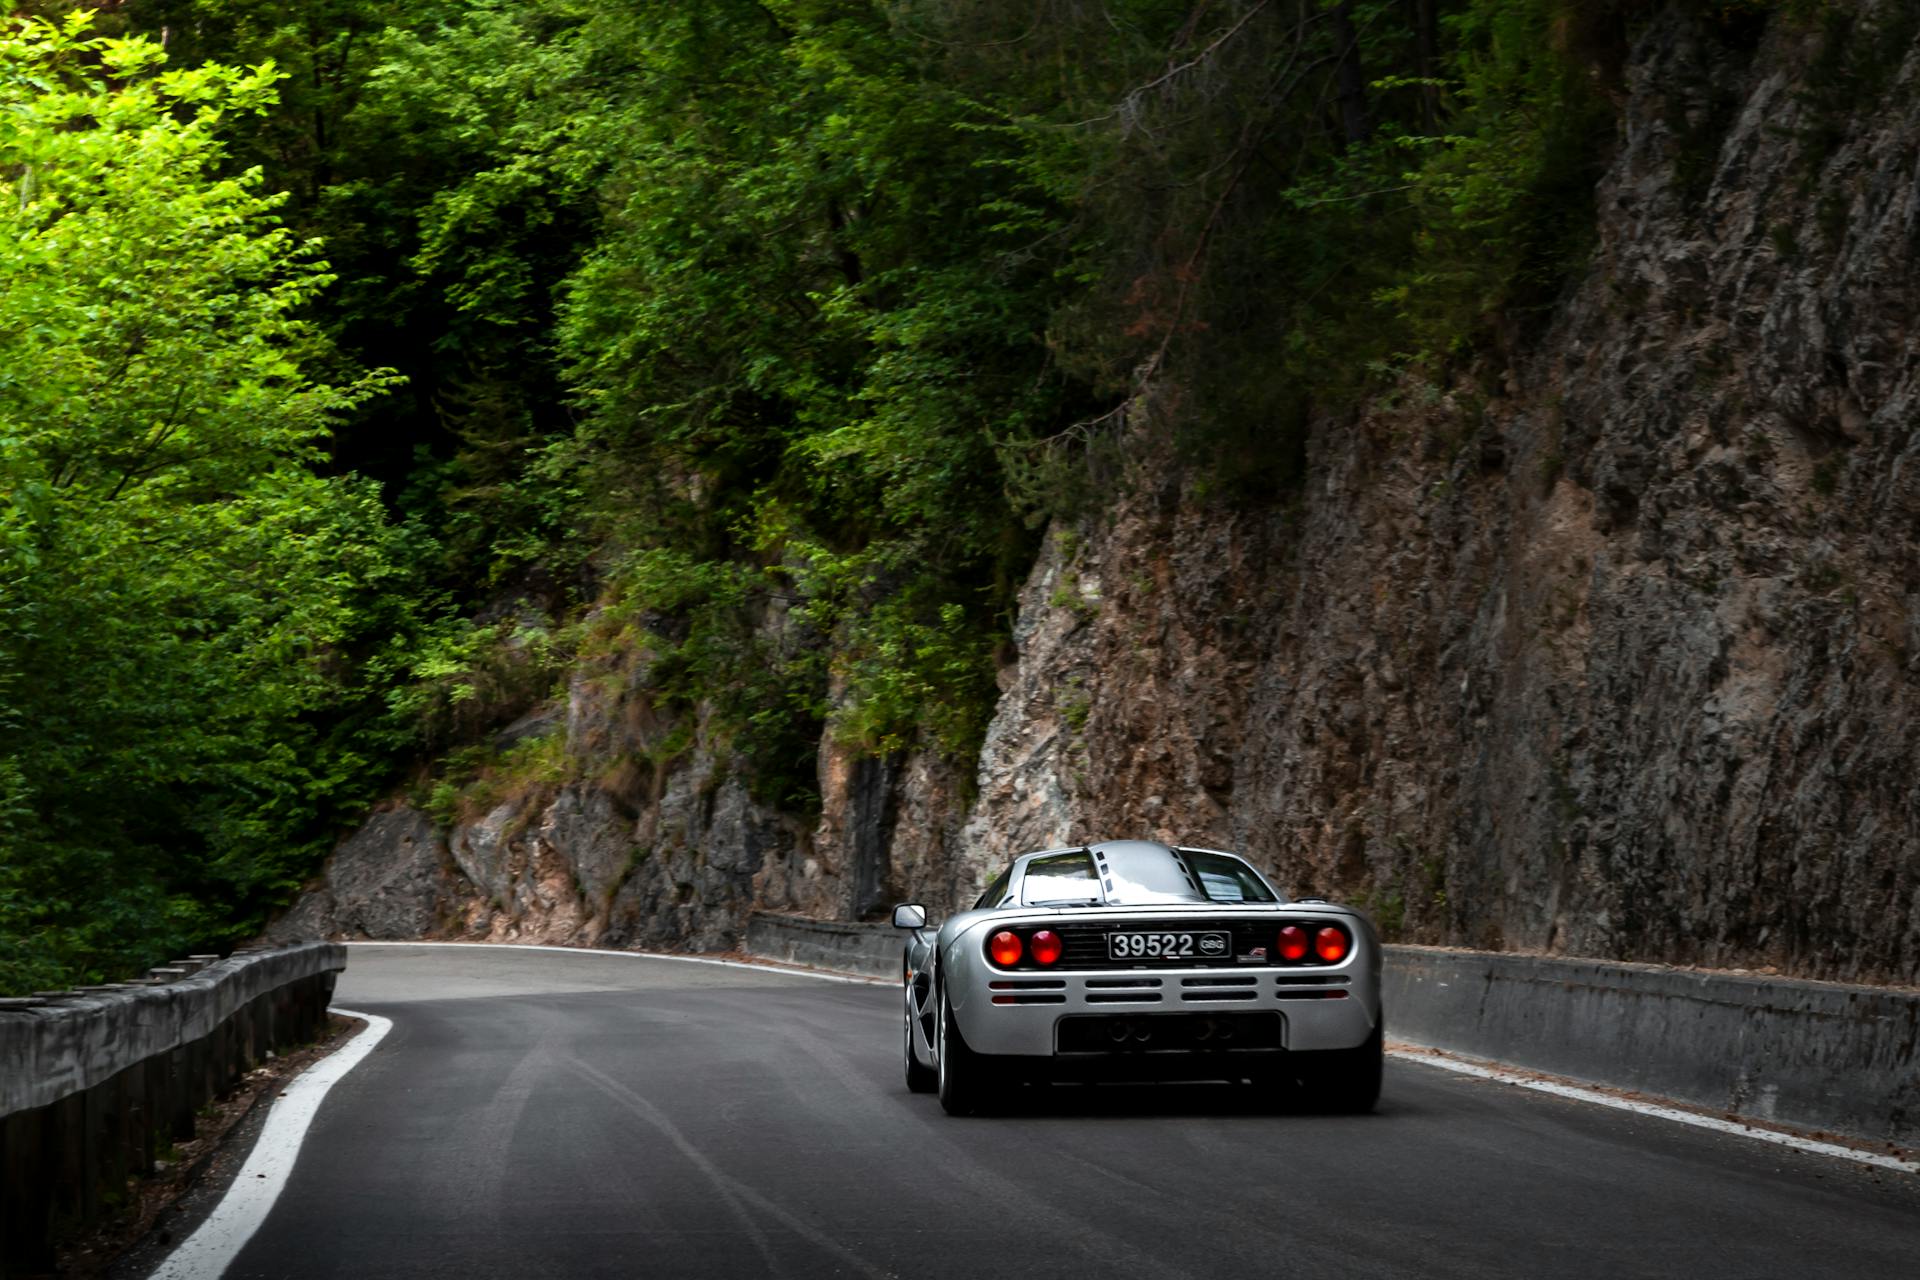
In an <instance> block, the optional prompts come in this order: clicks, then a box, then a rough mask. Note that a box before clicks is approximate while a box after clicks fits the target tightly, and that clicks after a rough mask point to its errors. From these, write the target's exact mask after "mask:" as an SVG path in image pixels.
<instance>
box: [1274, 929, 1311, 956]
mask: <svg viewBox="0 0 1920 1280" xmlns="http://www.w3.org/2000/svg"><path fill="white" fill-rule="evenodd" d="M1280 958H1281V959H1282V960H1305V959H1306V958H1307V931H1306V930H1305V929H1302V928H1301V927H1300V926H1299V925H1297V924H1290V925H1288V926H1287V927H1286V928H1284V929H1282V930H1281V931H1280Z"/></svg>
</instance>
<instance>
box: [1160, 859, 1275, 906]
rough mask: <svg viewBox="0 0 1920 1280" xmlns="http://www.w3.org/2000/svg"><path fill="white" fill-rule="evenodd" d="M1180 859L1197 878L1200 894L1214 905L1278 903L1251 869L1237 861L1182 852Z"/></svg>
mask: <svg viewBox="0 0 1920 1280" xmlns="http://www.w3.org/2000/svg"><path fill="white" fill-rule="evenodd" d="M1181 856H1182V857H1184V858H1186V860H1187V865H1188V866H1189V867H1192V868H1193V874H1194V875H1196V876H1198V877H1199V878H1200V889H1201V891H1202V892H1204V893H1205V894H1206V895H1207V897H1208V898H1210V899H1211V900H1213V901H1214V902H1275V901H1278V899H1276V898H1275V897H1274V896H1273V890H1271V889H1269V888H1267V886H1266V882H1265V881H1263V880H1261V879H1260V877H1259V875H1258V874H1256V873H1255V871H1254V869H1253V868H1252V867H1250V866H1248V865H1247V864H1246V863H1244V862H1242V861H1240V859H1238V858H1228V857H1224V856H1222V855H1221V854H1217V853H1200V852H1198V851H1195V850H1185V851H1183V852H1182V854H1181Z"/></svg>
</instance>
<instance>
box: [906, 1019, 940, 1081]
mask: <svg viewBox="0 0 1920 1280" xmlns="http://www.w3.org/2000/svg"><path fill="white" fill-rule="evenodd" d="M939 1086H940V1075H939V1073H938V1072H937V1071H935V1070H934V1069H933V1068H932V1067H923V1066H921V1065H920V1061H919V1059H917V1058H915V1057H914V1056H913V996H912V995H911V994H909V995H908V996H907V1091H908V1092H910V1093H932V1092H933V1091H934V1090H935V1089H937V1088H938V1087H939Z"/></svg>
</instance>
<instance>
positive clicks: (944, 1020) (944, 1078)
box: [937, 987, 994, 1116]
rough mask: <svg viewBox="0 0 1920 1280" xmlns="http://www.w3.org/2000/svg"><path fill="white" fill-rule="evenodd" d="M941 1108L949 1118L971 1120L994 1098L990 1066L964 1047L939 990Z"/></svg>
mask: <svg viewBox="0 0 1920 1280" xmlns="http://www.w3.org/2000/svg"><path fill="white" fill-rule="evenodd" d="M937 1034H938V1036H939V1041H940V1050H939V1058H940V1061H939V1064H938V1068H937V1069H938V1075H939V1088H940V1106H941V1108H942V1109H943V1110H945V1111H946V1113H947V1114H948V1115H950V1116H970V1115H974V1114H977V1113H978V1112H980V1111H982V1110H984V1109H986V1108H987V1107H988V1106H989V1105H990V1104H991V1102H992V1100H993V1096H994V1083H993V1080H992V1065H991V1064H990V1063H989V1062H987V1061H986V1060H985V1059H983V1058H982V1057H981V1056H980V1055H979V1054H977V1053H975V1052H974V1051H973V1050H972V1049H969V1048H968V1047H967V1041H966V1038H965V1037H964V1036H962V1035H961V1034H960V1027H959V1026H958V1024H956V1023H955V1022H954V1020H953V1005H952V1004H951V1003H950V1002H949V1001H948V1000H947V992H946V989H945V988H944V987H943V988H941V990H940V1017H939V1021H938V1031H937Z"/></svg>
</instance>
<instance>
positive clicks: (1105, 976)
mask: <svg viewBox="0 0 1920 1280" xmlns="http://www.w3.org/2000/svg"><path fill="white" fill-rule="evenodd" d="M893 923H894V924H895V926H897V927H899V928H902V929H908V930H911V931H912V932H911V933H910V934H909V935H908V938H907V947H906V960H905V986H906V1024H907V1025H906V1058H907V1087H908V1088H909V1089H912V1090H913V1091H914V1092H916V1093H930V1092H933V1091H935V1090H938V1092H939V1094H940V1104H941V1106H943V1107H945V1108H946V1110H947V1112H948V1113H949V1114H951V1115H966V1114H970V1113H972V1112H975V1111H980V1110H983V1109H990V1108H991V1107H992V1106H993V1104H994V1103H995V1101H996V1100H998V1099H1000V1098H1001V1097H1003V1096H1004V1094H1003V1091H1004V1090H1005V1089H1006V1088H1007V1087H1008V1086H1010V1085H1013V1084H1017V1083H1020V1082H1024V1081H1042V1080H1052V1079H1065V1078H1099V1077H1119V1078H1132V1079H1139V1078H1146V1079H1180V1080H1206V1079H1226V1080H1248V1081H1251V1082H1253V1084H1254V1085H1255V1086H1256V1087H1259V1088H1263V1089H1271V1090H1275V1091H1279V1090H1283V1089H1287V1088H1290V1087H1292V1086H1294V1085H1295V1084H1296V1083H1298V1084H1304V1085H1306V1086H1307V1087H1309V1088H1310V1089H1312V1090H1314V1091H1316V1093H1317V1094H1318V1095H1319V1097H1320V1099H1321V1100H1322V1101H1323V1102H1324V1103H1325V1104H1327V1105H1330V1106H1332V1107H1334V1108H1336V1109H1339V1110H1343V1111H1369V1110H1371V1109H1372V1108H1373V1105H1374V1102H1375V1101H1376V1100H1377V1099H1378V1098H1379V1096H1380V1068H1381V1012H1380V942H1379V939H1378V938H1377V937H1376V936H1375V934H1374V931H1373V927H1372V925H1370V924H1369V923H1368V922H1367V920H1366V918H1365V917H1364V916H1361V915H1360V914H1358V913H1357V912H1355V911H1352V910H1349V909H1348V908H1346V907H1338V906H1334V905H1332V904H1331V903H1327V902H1323V901H1321V900H1319V899H1317V898H1308V899H1305V900H1303V901H1300V902H1288V901H1287V899H1286V898H1285V897H1283V896H1282V895H1281V894H1280V893H1279V892H1278V891H1276V890H1275V889H1274V887H1273V886H1272V885H1271V884H1270V883H1268V881H1267V879H1266V878H1265V877H1264V876H1262V875H1261V874H1260V873H1259V872H1258V871H1256V870H1254V869H1253V867H1252V866H1251V865H1249V864H1248V863H1247V862H1246V861H1244V860H1243V859H1241V858H1238V857H1236V856H1234V855H1233V854H1231V853H1221V852H1218V851H1217V850H1213V849H1186V848H1180V847H1177V846H1169V845H1164V844H1155V843H1152V842H1149V841H1145V840H1115V841H1110V842H1108V843H1106V844H1095V845H1084V846H1080V847H1075V848H1066V849H1048V850H1045V851H1044V852H1041V853H1029V854H1026V855H1025V856H1023V857H1019V858H1016V859H1014V861H1013V864H1012V865H1011V866H1009V867H1008V868H1007V869H1006V870H1005V871H1002V872H1001V873H1000V874H999V876H997V877H996V878H995V879H994V881H993V883H992V884H990V885H988V886H987V891H986V892H985V893H983V894H981V895H980V900H979V901H978V902H976V903H974V904H973V908H972V909H971V910H969V911H963V912H961V913H960V914H958V915H956V916H954V917H953V918H952V919H950V920H948V921H946V922H945V923H944V924H941V925H939V926H938V927H933V926H929V925H928V923H927V913H926V910H925V908H923V907H921V906H918V905H915V904H908V905H906V906H901V907H897V908H895V909H894V913H893Z"/></svg>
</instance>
